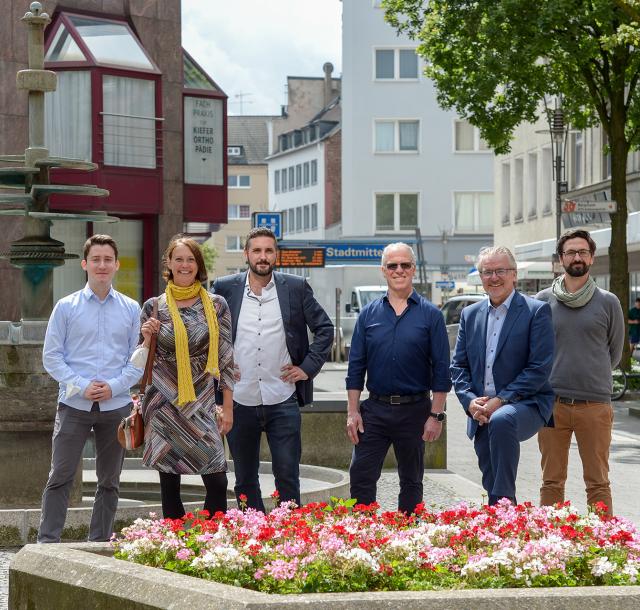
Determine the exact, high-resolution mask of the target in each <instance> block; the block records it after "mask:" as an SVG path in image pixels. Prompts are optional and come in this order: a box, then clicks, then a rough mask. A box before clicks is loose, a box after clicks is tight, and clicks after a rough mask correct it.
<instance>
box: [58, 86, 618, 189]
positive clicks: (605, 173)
mask: <svg viewBox="0 0 640 610" xmlns="http://www.w3.org/2000/svg"><path fill="white" fill-rule="evenodd" d="M58 78H60V77H59V76H58ZM600 131H601V133H602V179H603V180H606V179H607V178H611V150H609V138H608V137H607V132H606V131H605V130H604V129H603V128H602V127H601V128H600Z"/></svg>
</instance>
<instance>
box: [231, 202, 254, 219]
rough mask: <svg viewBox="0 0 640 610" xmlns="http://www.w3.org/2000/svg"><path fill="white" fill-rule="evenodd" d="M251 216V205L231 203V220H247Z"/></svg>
mask: <svg viewBox="0 0 640 610" xmlns="http://www.w3.org/2000/svg"><path fill="white" fill-rule="evenodd" d="M248 218H251V207H250V206H249V205H236V204H229V220H246V219H248Z"/></svg>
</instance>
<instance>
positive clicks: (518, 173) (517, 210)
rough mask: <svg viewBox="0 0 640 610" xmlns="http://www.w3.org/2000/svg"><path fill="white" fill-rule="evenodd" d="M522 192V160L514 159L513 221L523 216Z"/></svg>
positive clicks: (519, 219)
mask: <svg viewBox="0 0 640 610" xmlns="http://www.w3.org/2000/svg"><path fill="white" fill-rule="evenodd" d="M523 194H524V160H523V159H516V160H515V176H514V181H513V221H514V222H518V221H521V220H522V217H523V204H524V201H523Z"/></svg>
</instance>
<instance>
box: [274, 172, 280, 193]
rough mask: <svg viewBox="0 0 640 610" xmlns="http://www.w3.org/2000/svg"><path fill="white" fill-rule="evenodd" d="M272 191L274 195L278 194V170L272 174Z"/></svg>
mask: <svg viewBox="0 0 640 610" xmlns="http://www.w3.org/2000/svg"><path fill="white" fill-rule="evenodd" d="M273 190H274V191H275V192H276V193H279V192H280V170H279V169H277V170H276V171H275V172H273Z"/></svg>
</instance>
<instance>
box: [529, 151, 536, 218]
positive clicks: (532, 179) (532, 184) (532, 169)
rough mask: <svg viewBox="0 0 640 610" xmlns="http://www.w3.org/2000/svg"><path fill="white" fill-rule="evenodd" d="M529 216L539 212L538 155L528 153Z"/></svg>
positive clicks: (531, 216)
mask: <svg viewBox="0 0 640 610" xmlns="http://www.w3.org/2000/svg"><path fill="white" fill-rule="evenodd" d="M527 169H528V170H529V171H528V172H527V216H528V217H529V218H535V217H536V214H537V212H538V155H537V154H535V153H530V154H529V155H527Z"/></svg>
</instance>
